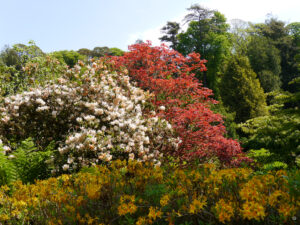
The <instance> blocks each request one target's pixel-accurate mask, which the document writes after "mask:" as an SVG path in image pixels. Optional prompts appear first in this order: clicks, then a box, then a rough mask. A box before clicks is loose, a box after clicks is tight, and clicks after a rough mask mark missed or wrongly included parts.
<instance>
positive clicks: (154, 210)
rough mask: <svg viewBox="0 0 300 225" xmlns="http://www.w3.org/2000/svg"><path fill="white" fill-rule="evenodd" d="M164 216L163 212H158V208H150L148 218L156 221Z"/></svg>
mask: <svg viewBox="0 0 300 225" xmlns="http://www.w3.org/2000/svg"><path fill="white" fill-rule="evenodd" d="M161 216H162V212H161V211H160V210H158V209H157V208H153V207H150V209H149V213H148V217H149V218H150V219H152V220H154V221H155V220H156V218H157V217H159V218H160V217H161Z"/></svg>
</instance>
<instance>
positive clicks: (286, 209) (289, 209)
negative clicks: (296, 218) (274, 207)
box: [278, 203, 296, 217]
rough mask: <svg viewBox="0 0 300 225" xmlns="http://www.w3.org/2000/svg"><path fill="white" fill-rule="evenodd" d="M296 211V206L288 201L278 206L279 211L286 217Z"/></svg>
mask: <svg viewBox="0 0 300 225" xmlns="http://www.w3.org/2000/svg"><path fill="white" fill-rule="evenodd" d="M295 211H296V208H295V206H293V205H289V204H287V203H284V204H281V205H280V206H279V208H278V212H279V213H280V214H282V215H283V216H284V217H288V216H293V215H294V213H295Z"/></svg>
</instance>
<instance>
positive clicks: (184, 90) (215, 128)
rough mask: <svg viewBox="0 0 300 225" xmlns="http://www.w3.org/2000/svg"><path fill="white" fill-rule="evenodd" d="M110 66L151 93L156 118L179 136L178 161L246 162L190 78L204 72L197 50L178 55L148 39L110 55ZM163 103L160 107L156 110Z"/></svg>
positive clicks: (208, 92)
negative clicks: (120, 52)
mask: <svg viewBox="0 0 300 225" xmlns="http://www.w3.org/2000/svg"><path fill="white" fill-rule="evenodd" d="M111 60H112V61H113V62H114V64H115V66H116V69H120V68H124V67H125V68H126V69H127V70H128V73H129V75H130V77H131V79H132V80H133V81H135V82H136V83H137V85H138V86H139V87H141V88H143V89H145V90H149V91H151V92H153V93H154V94H155V97H154V98H153V103H154V105H156V106H157V112H159V114H160V116H162V117H164V118H166V119H167V120H168V121H170V122H171V123H172V125H173V127H174V129H175V131H176V132H177V134H178V135H179V136H180V138H181V139H182V143H181V145H180V147H179V150H178V151H176V152H175V153H174V152H173V153H172V154H175V155H176V156H179V157H180V158H181V159H184V160H193V159H195V158H197V159H203V160H204V159H207V158H210V157H214V156H216V157H218V158H219V160H220V161H221V162H223V163H224V164H226V165H238V164H240V162H241V161H248V158H247V157H244V156H243V153H242V150H241V146H240V144H239V143H238V142H237V141H235V140H232V139H226V138H225V137H224V134H225V132H226V130H225V127H224V125H223V120H222V117H221V116H220V115H219V114H216V113H214V112H212V110H210V104H216V103H217V102H216V101H215V100H213V99H212V98H211V97H210V96H212V95H213V93H212V90H210V89H208V88H205V87H203V86H202V84H201V83H199V81H198V80H197V79H196V78H195V77H194V76H195V73H196V72H199V71H204V70H206V67H205V65H204V63H205V62H206V61H205V60H202V59H200V54H198V53H191V54H190V55H188V56H187V57H184V56H183V55H181V54H180V53H178V52H177V51H174V50H171V49H169V48H167V47H166V46H164V45H162V46H160V47H151V43H150V42H147V43H142V44H135V45H132V46H129V52H126V53H125V54H124V56H121V57H112V58H111ZM159 106H165V108H166V110H165V111H163V110H159Z"/></svg>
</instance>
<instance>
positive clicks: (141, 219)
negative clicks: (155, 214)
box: [135, 217, 148, 225]
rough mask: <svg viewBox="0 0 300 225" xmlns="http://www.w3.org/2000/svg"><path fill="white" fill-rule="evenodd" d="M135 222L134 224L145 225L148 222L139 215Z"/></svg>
mask: <svg viewBox="0 0 300 225" xmlns="http://www.w3.org/2000/svg"><path fill="white" fill-rule="evenodd" d="M135 224H136V225H146V224H148V221H147V219H146V218H145V217H139V218H138V220H137V221H136V223H135Z"/></svg>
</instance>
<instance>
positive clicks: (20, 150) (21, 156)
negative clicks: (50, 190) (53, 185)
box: [12, 138, 53, 183]
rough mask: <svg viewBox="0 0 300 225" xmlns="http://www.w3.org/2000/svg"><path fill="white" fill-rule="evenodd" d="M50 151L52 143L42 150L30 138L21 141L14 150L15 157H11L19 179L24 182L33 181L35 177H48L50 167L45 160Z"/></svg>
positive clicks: (50, 153)
mask: <svg viewBox="0 0 300 225" xmlns="http://www.w3.org/2000/svg"><path fill="white" fill-rule="evenodd" d="M52 152H53V145H52V144H50V145H49V146H48V147H47V148H46V149H45V150H44V151H38V149H37V147H36V146H35V145H34V142H33V140H32V139H31V138H28V139H26V140H24V141H22V142H21V144H20V145H19V146H18V147H17V149H16V150H15V151H14V156H15V157H14V158H13V159H12V162H13V164H14V165H15V166H16V168H17V172H18V174H19V177H20V179H21V180H22V181H23V182H24V183H28V182H29V183H33V182H34V180H36V179H45V178H48V177H49V176H50V169H49V167H48V165H47V163H46V161H47V160H48V159H49V158H50V157H51V155H52Z"/></svg>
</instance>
